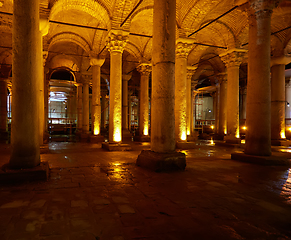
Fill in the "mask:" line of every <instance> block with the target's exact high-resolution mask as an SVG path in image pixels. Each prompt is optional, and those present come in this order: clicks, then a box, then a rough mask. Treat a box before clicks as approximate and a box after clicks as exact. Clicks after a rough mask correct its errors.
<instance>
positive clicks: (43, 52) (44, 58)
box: [42, 51, 48, 66]
mask: <svg viewBox="0 0 291 240" xmlns="http://www.w3.org/2000/svg"><path fill="white" fill-rule="evenodd" d="M42 57H43V66H45V63H46V60H47V57H48V51H42Z"/></svg>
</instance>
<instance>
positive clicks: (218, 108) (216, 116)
mask: <svg viewBox="0 0 291 240" xmlns="http://www.w3.org/2000/svg"><path fill="white" fill-rule="evenodd" d="M215 96H216V106H215V115H214V118H215V125H214V132H215V133H216V134H219V112H220V86H219V84H216V94H215Z"/></svg>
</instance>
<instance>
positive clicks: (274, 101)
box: [271, 64, 286, 140]
mask: <svg viewBox="0 0 291 240" xmlns="http://www.w3.org/2000/svg"><path fill="white" fill-rule="evenodd" d="M271 78H272V81H271V139H272V140H278V139H285V105H286V102H285V65H284V64H280V65H274V66H273V67H272V68H271Z"/></svg>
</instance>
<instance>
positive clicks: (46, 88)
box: [44, 67, 49, 143]
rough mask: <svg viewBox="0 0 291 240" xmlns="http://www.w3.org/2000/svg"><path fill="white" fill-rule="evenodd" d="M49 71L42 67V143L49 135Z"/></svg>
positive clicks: (46, 140)
mask: <svg viewBox="0 0 291 240" xmlns="http://www.w3.org/2000/svg"><path fill="white" fill-rule="evenodd" d="M48 72H49V69H48V68H47V67H44V143H47V142H48V139H49V133H48V111H49V106H48V101H49V79H47V74H48Z"/></svg>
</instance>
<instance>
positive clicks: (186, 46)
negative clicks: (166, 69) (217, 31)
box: [176, 41, 192, 58]
mask: <svg viewBox="0 0 291 240" xmlns="http://www.w3.org/2000/svg"><path fill="white" fill-rule="evenodd" d="M191 48H192V44H191V43H189V42H183V41H180V42H177V44H176V57H181V58H187V57H188V54H189V52H190V50H191Z"/></svg>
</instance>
